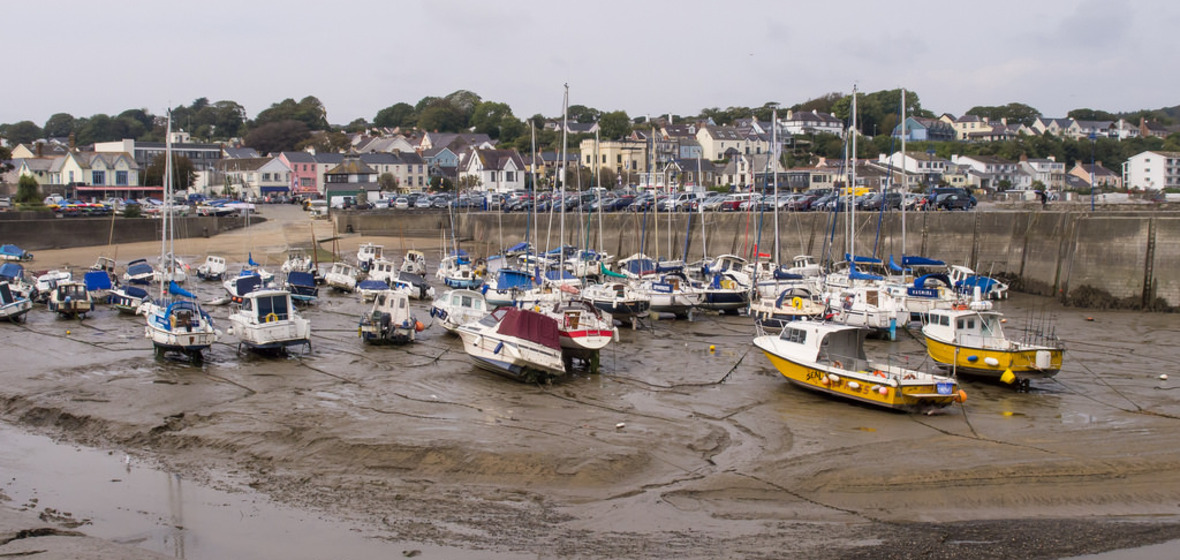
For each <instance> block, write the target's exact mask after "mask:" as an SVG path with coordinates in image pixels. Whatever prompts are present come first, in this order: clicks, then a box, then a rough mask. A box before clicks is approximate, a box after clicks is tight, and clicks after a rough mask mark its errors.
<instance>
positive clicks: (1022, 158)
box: [1020, 154, 1028, 163]
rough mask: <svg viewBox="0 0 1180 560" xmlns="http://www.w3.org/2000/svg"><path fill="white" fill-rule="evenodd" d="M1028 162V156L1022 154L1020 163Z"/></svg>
mask: <svg viewBox="0 0 1180 560" xmlns="http://www.w3.org/2000/svg"><path fill="white" fill-rule="evenodd" d="M1027 161H1028V154H1020V162H1021V163H1025V162H1027Z"/></svg>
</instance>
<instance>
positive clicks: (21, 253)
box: [0, 243, 33, 262]
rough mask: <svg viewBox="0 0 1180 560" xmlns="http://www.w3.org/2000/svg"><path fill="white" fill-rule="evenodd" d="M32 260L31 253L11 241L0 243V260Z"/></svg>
mask: <svg viewBox="0 0 1180 560" xmlns="http://www.w3.org/2000/svg"><path fill="white" fill-rule="evenodd" d="M31 260H33V254H32V253H30V252H28V251H26V250H24V249H21V248H20V247H17V246H16V245H13V244H11V243H9V244H5V245H0V261H17V262H25V261H31Z"/></svg>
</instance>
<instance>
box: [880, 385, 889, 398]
mask: <svg viewBox="0 0 1180 560" xmlns="http://www.w3.org/2000/svg"><path fill="white" fill-rule="evenodd" d="M877 392H878V393H881V396H885V395H888V394H889V388H888V387H877Z"/></svg>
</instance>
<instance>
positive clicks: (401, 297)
mask: <svg viewBox="0 0 1180 560" xmlns="http://www.w3.org/2000/svg"><path fill="white" fill-rule="evenodd" d="M422 329H423V326H422V323H420V322H418V320H417V319H415V318H414V313H413V310H412V309H411V308H410V296H408V295H406V293H405V292H404V291H401V290H383V291H381V292H378V293H377V295H376V296H375V297H374V298H373V308H372V309H371V310H370V311H369V312H368V313H365V314H364V315H362V316H361V321H360V326H359V328H358V331H359V332H360V337H361V340H363V341H364V342H366V343H369V344H374V343H381V342H386V343H398V344H401V343H406V342H413V341H414V334H415V333H418V332H421V331H422Z"/></svg>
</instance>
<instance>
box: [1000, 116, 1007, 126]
mask: <svg viewBox="0 0 1180 560" xmlns="http://www.w3.org/2000/svg"><path fill="white" fill-rule="evenodd" d="M1000 124H1002V125H1004V126H1008V117H1000Z"/></svg>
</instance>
